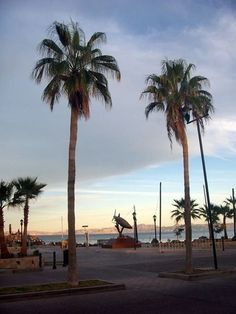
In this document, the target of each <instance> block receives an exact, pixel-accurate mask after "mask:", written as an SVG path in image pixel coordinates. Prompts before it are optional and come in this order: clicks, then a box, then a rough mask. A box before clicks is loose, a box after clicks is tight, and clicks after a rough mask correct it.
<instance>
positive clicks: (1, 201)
mask: <svg viewBox="0 0 236 314" xmlns="http://www.w3.org/2000/svg"><path fill="white" fill-rule="evenodd" d="M19 204H21V200H19V199H18V198H17V197H16V196H15V194H14V186H13V184H12V183H6V182H4V181H0V247H1V258H9V257H10V253H9V251H8V248H7V245H6V241H5V234H4V209H5V208H9V207H14V206H17V205H19Z"/></svg>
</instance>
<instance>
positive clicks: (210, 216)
mask: <svg viewBox="0 0 236 314" xmlns="http://www.w3.org/2000/svg"><path fill="white" fill-rule="evenodd" d="M206 116H208V113H207V114H206V115H204V116H202V117H198V118H196V119H193V120H192V121H190V115H189V113H187V114H185V115H184V118H185V120H186V121H187V124H189V123H192V122H195V121H196V123H197V132H198V140H199V146H200V152H201V159H202V169H203V175H204V182H205V189H206V200H207V209H208V218H209V219H208V220H209V226H210V234H211V241H212V250H213V258H214V266H215V269H217V268H218V265H217V257H216V246H215V239H214V229H213V223H212V214H211V202H210V195H209V189H208V181H207V173H206V165H205V158H204V152H203V146H202V137H201V131H200V125H199V119H202V118H204V117H206Z"/></svg>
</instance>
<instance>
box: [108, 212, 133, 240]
mask: <svg viewBox="0 0 236 314" xmlns="http://www.w3.org/2000/svg"><path fill="white" fill-rule="evenodd" d="M112 220H113V221H115V227H116V229H117V231H118V233H119V237H122V236H123V235H122V232H123V230H124V228H126V229H132V226H131V225H130V224H129V223H128V221H126V220H125V219H124V218H122V217H120V214H118V215H117V216H116V210H115V213H114V215H113V219H112Z"/></svg>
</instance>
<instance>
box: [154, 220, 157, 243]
mask: <svg viewBox="0 0 236 314" xmlns="http://www.w3.org/2000/svg"><path fill="white" fill-rule="evenodd" d="M153 220H154V232H155V237H154V239H155V241H157V216H156V215H153Z"/></svg>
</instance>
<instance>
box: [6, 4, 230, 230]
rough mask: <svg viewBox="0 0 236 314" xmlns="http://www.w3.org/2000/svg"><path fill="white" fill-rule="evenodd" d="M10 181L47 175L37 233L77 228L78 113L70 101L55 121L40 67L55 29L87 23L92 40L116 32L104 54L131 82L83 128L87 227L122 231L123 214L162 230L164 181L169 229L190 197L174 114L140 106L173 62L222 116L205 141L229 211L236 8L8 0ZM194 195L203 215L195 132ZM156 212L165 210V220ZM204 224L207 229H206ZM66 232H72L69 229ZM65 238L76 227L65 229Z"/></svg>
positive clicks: (36, 212) (216, 189)
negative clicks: (71, 160) (74, 115)
mask: <svg viewBox="0 0 236 314" xmlns="http://www.w3.org/2000/svg"><path fill="white" fill-rule="evenodd" d="M0 12H1V13H0V15H1V16H0V37H1V41H2V47H1V59H0V65H1V73H0V86H1V104H0V119H1V120H0V126H1V132H0V142H1V154H0V173H1V179H3V180H6V181H7V180H11V179H13V178H16V177H19V176H27V175H30V176H37V177H38V180H39V181H40V182H45V183H47V187H46V188H45V193H44V194H43V195H42V196H41V197H40V198H39V199H38V200H37V202H33V203H32V204H31V211H30V221H29V230H30V231H34V230H38V231H52V232H53V231H59V230H60V228H61V216H63V217H64V221H66V217H67V208H66V207H67V201H66V182H67V150H68V137H69V110H68V106H67V102H66V100H65V99H61V101H60V103H59V104H57V105H56V106H55V109H54V111H53V112H52V113H51V112H50V110H49V108H48V105H47V104H45V103H43V102H42V100H41V94H42V90H43V87H44V84H42V85H36V84H35V83H34V82H33V81H32V80H31V78H30V73H31V71H32V69H33V66H34V64H35V62H36V61H37V59H39V58H40V56H39V54H38V51H37V45H38V44H39V42H40V41H41V40H42V39H43V38H46V37H47V35H48V34H47V30H48V27H49V26H50V25H51V24H52V23H53V22H54V21H55V20H57V21H60V22H65V23H68V22H69V21H70V19H73V20H75V21H78V22H79V24H80V26H81V27H82V28H83V30H84V31H85V33H86V34H87V38H89V36H90V35H91V34H92V33H94V32H95V31H103V32H105V33H106V34H107V44H106V45H104V46H103V47H102V51H103V53H106V54H111V55H113V56H114V57H115V58H116V59H117V61H118V64H119V66H120V70H121V74H122V79H121V82H120V83H117V82H114V81H112V80H109V86H110V91H111V94H112V99H113V108H112V110H111V111H106V110H105V108H104V106H103V104H102V103H98V102H97V101H96V100H93V99H92V101H91V118H90V119H89V121H87V122H84V121H80V122H79V133H78V148H77V181H76V191H77V202H76V228H77V229H79V228H81V226H82V225H84V224H88V225H89V227H91V228H94V227H109V226H112V221H111V219H112V215H113V212H114V210H115V209H117V211H118V212H120V214H121V216H123V217H124V218H126V219H127V220H128V221H129V222H132V215H131V213H132V208H133V205H135V206H136V210H137V218H138V223H152V216H153V214H155V213H157V214H158V211H157V210H158V208H159V204H158V199H159V195H158V190H159V182H160V181H161V182H162V191H163V195H162V197H163V200H162V203H163V219H162V220H163V224H164V225H172V224H173V223H174V222H173V221H172V220H171V219H170V211H171V210H172V206H171V204H172V203H173V199H178V198H181V197H182V196H183V170H182V153H181V147H180V146H179V145H177V144H175V143H174V145H173V148H172V150H171V148H170V144H169V140H168V138H167V134H166V127H165V120H164V116H162V115H161V114H153V115H152V116H150V118H149V119H148V121H147V120H146V119H145V116H144V109H145V106H146V105H147V102H146V101H145V100H140V99H139V96H140V93H141V92H142V90H143V89H144V88H145V78H146V77H147V75H148V74H151V73H156V74H159V73H160V70H161V61H162V60H163V59H165V58H168V59H178V58H184V59H186V61H187V62H189V63H190V62H191V63H194V64H195V65H196V71H195V72H194V73H193V74H194V75H197V74H200V75H204V76H206V77H208V78H209V80H210V84H211V85H210V89H209V91H210V92H211V93H212V95H213V101H214V102H213V104H214V106H215V109H216V111H215V114H214V116H213V117H212V120H211V121H210V123H209V124H208V125H207V126H206V132H205V134H204V137H203V144H204V151H205V154H206V165H207V171H208V179H209V189H210V196H211V200H212V202H214V203H219V204H220V203H222V202H223V201H224V199H225V198H226V197H229V195H230V193H231V190H232V188H233V187H235V177H236V170H235V155H236V140H235V138H236V137H235V135H236V134H235V133H236V124H235V115H236V114H235V96H234V94H235V81H236V80H235V79H236V40H235V39H236V15H235V13H236V5H235V1H213V0H212V1H191V0H185V1H181V0H179V1H174V0H173V1H158V0H156V1H154V0H153V1H152V0H146V1H142V0H140V1H132V0H130V1H124V0H120V1H108V0H107V1H105V0H104V1H102V0H100V1H95V0H94V1H91V0H86V1H80V0H77V1H73V0H68V1H66V2H65V1H61V0H58V1H55V0H54V1H40V2H38V1H27V0H24V1H20V0H18V1H14V0H10V1H5V2H3V1H1V2H0ZM187 132H188V138H189V150H190V179H191V197H192V198H194V199H196V200H197V202H198V203H199V204H200V205H202V204H203V202H204V197H203V191H202V186H203V176H202V167H201V160H200V155H199V145H198V138H197V132H196V127H195V125H193V124H191V125H189V126H188V129H187ZM156 211H157V212H156ZM21 218H22V211H21V210H9V211H6V212H5V223H6V227H7V226H8V224H9V223H11V224H12V226H13V230H14V229H15V230H16V229H17V228H19V221H20V219H21ZM196 222H200V221H196ZM65 224H66V223H65ZM65 228H66V226H65Z"/></svg>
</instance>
